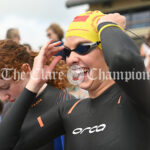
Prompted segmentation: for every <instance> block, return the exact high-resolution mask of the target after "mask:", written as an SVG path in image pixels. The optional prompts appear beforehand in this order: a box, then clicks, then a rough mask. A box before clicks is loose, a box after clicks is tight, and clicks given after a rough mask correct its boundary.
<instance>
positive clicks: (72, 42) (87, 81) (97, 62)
mask: <svg viewBox="0 0 150 150" xmlns="http://www.w3.org/2000/svg"><path fill="white" fill-rule="evenodd" d="M85 42H90V41H89V40H86V39H84V38H81V37H68V38H67V39H66V42H65V44H64V45H65V46H67V47H68V48H70V49H75V48H76V46H77V45H78V44H79V43H85ZM66 62H67V64H68V65H69V66H72V65H78V66H80V67H81V68H82V69H83V71H84V74H83V76H84V77H83V81H82V82H81V83H80V87H81V88H82V89H85V90H88V91H90V90H91V91H92V90H95V89H97V88H98V87H99V86H100V85H101V83H102V82H103V80H102V78H101V72H106V71H108V67H107V65H106V63H105V60H104V57H103V53H102V51H101V50H100V49H99V48H98V47H96V48H95V49H94V50H93V51H91V52H90V53H88V54H86V55H79V54H77V53H76V52H71V54H70V56H69V57H67V58H66ZM77 70H78V69H76V72H79V71H77ZM79 76H80V74H79Z"/></svg>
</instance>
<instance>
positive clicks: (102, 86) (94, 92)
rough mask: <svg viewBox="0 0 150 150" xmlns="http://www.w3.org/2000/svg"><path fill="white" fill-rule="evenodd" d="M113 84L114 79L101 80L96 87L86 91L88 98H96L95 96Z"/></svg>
mask: <svg viewBox="0 0 150 150" xmlns="http://www.w3.org/2000/svg"><path fill="white" fill-rule="evenodd" d="M113 84H115V81H114V80H105V81H103V82H102V83H101V84H100V86H99V87H98V88H96V89H94V90H91V91H88V92H89V96H90V98H96V97H98V96H100V95H101V94H102V93H103V92H104V91H105V90H107V89H108V88H109V87H111V86H112V85H113Z"/></svg>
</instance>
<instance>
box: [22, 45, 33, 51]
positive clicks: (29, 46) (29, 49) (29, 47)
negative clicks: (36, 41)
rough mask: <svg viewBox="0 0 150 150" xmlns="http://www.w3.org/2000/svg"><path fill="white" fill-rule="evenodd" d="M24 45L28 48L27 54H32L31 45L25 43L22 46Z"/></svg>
mask: <svg viewBox="0 0 150 150" xmlns="http://www.w3.org/2000/svg"><path fill="white" fill-rule="evenodd" d="M22 45H23V46H25V47H26V50H27V52H29V53H30V52H32V47H31V45H30V44H28V43H24V44H22Z"/></svg>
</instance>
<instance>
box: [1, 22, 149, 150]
mask: <svg viewBox="0 0 150 150" xmlns="http://www.w3.org/2000/svg"><path fill="white" fill-rule="evenodd" d="M105 24H109V23H107V22H106V23H102V24H100V25H99V27H98V29H100V28H101V27H103V26H104V25H105ZM101 41H102V48H103V53H104V57H105V60H106V62H107V64H108V66H109V69H110V71H111V72H113V71H115V72H117V71H118V72H120V71H122V72H124V73H125V72H127V71H132V72H134V73H137V72H138V71H145V67H144V63H143V61H142V59H141V57H140V55H139V51H138V49H137V47H136V45H135V44H134V42H133V41H132V40H131V39H130V38H129V37H128V36H127V35H126V34H125V33H124V32H123V31H121V30H120V29H119V28H117V27H108V28H105V29H104V30H103V31H102V33H101ZM124 76H125V75H123V77H124ZM115 81H116V84H114V85H112V86H111V87H110V88H108V89H107V90H106V91H105V92H104V93H103V94H101V95H100V96H98V97H97V98H94V99H91V98H88V99H84V100H81V101H78V102H76V101H74V100H72V101H67V102H65V103H63V104H59V105H57V106H54V107H53V108H52V109H50V111H49V112H46V113H45V114H43V115H41V116H40V119H41V122H40V123H39V121H38V120H35V122H34V124H36V128H33V130H32V131H31V132H30V133H29V134H28V136H26V135H25V134H24V135H23V136H22V137H21V138H19V141H18V142H17V144H16V146H14V149H13V148H12V149H13V150H28V149H29V148H28V145H27V143H28V142H30V141H32V148H31V149H35V148H36V147H39V146H40V145H42V144H44V143H47V142H48V141H49V140H50V139H53V138H55V137H56V136H59V135H61V134H66V139H65V149H66V150H150V92H149V90H150V82H149V81H148V80H143V79H140V80H139V79H132V80H129V81H128V82H126V80H125V79H124V78H123V79H122V78H120V79H119V78H118V79H116V80H115ZM35 95H36V94H35V93H32V92H30V91H28V90H27V89H24V91H23V92H22V94H21V96H20V98H19V99H18V100H17V101H16V102H15V105H14V108H13V109H11V111H10V112H9V114H7V116H6V117H5V120H3V122H2V124H1V125H0V132H2V134H1V133H0V149H1V150H4V148H3V147H4V146H5V147H6V148H5V150H8V149H9V148H8V144H11V143H12V145H13V143H14V142H13V141H15V140H16V138H18V135H17V133H18V132H19V131H20V126H21V124H22V121H23V119H24V117H25V114H26V113H27V110H28V108H29V106H30V104H31V100H32V99H34V97H35ZM20 99H22V102H20ZM18 112H20V113H19V114H18ZM9 122H10V123H11V126H10V125H9ZM8 125H9V126H8ZM41 125H42V126H41ZM6 126H7V127H6ZM10 137H11V140H10ZM2 141H3V142H2Z"/></svg>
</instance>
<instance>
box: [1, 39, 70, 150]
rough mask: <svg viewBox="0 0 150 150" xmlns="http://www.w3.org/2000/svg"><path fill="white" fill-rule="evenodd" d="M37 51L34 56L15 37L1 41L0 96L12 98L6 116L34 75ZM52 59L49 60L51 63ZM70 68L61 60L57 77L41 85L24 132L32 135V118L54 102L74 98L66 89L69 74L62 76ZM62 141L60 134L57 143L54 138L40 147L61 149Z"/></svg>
mask: <svg viewBox="0 0 150 150" xmlns="http://www.w3.org/2000/svg"><path fill="white" fill-rule="evenodd" d="M37 54H38V53H35V52H31V54H30V55H31V56H30V55H29V53H28V52H27V51H26V48H25V47H24V46H22V45H18V44H17V43H15V42H13V41H11V40H1V41H0V60H1V62H0V71H1V79H0V97H1V100H2V101H8V102H9V103H8V104H7V105H6V106H5V109H4V111H3V118H5V114H6V112H7V111H8V110H9V109H10V108H11V107H12V106H13V105H12V104H13V103H14V102H15V101H16V99H17V98H18V96H19V95H20V94H21V92H22V90H23V88H24V87H25V86H26V84H27V82H28V80H29V78H30V71H31V68H32V65H33V60H34V57H35V56H37ZM52 59H53V58H52ZM52 59H51V60H49V63H50V62H51V61H52ZM67 70H68V67H67V65H66V64H65V62H64V61H60V62H59V63H58V64H57V66H56V67H55V69H54V70H53V73H57V74H56V75H55V80H54V79H53V77H52V78H51V80H49V81H48V84H47V83H46V84H44V85H43V87H41V89H40V91H39V92H38V94H37V97H35V98H34V100H32V104H31V106H30V109H29V112H28V113H27V115H26V118H25V121H24V123H23V125H22V127H21V134H26V135H27V136H28V133H29V132H31V131H32V126H33V127H36V126H34V125H33V124H32V120H35V119H36V118H37V117H38V116H39V115H42V114H44V113H45V112H46V111H48V110H49V109H51V107H52V106H54V105H56V104H58V103H61V102H62V101H64V100H69V99H71V95H68V93H67V92H66V91H63V89H65V88H66V87H68V86H70V84H69V83H68V81H67V78H66V77H65V76H64V75H62V76H61V78H62V80H60V79H59V73H60V72H61V73H63V74H66V72H67ZM11 78H12V79H11ZM60 89H61V90H60ZM20 102H21V100H20ZM62 138H63V137H62ZM62 142H63V139H62V141H61V138H58V139H56V140H55V141H54V144H53V142H49V144H47V145H45V146H44V147H42V148H40V150H50V149H54V148H55V150H61V149H63V145H62V144H63V143H62ZM31 144H32V142H29V143H28V145H31ZM53 147H54V148H53Z"/></svg>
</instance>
